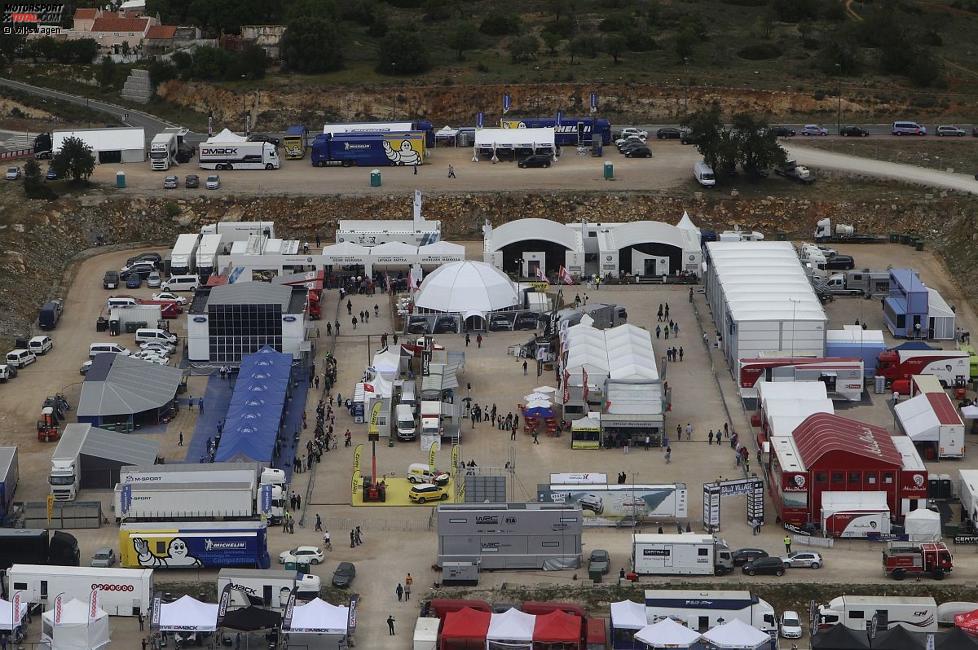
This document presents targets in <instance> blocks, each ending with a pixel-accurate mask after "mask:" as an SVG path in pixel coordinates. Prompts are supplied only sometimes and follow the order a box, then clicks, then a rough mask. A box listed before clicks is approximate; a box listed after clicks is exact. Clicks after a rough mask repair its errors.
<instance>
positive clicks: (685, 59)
mask: <svg viewBox="0 0 978 650" xmlns="http://www.w3.org/2000/svg"><path fill="white" fill-rule="evenodd" d="M683 76H684V77H686V87H685V88H683V116H685V115H686V114H687V113H689V57H688V56H684V57H683Z"/></svg>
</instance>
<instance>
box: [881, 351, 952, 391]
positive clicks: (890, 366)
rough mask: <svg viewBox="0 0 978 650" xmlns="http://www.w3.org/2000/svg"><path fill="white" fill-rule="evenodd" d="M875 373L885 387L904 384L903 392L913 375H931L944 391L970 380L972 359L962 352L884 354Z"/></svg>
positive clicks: (890, 352) (896, 352) (893, 352)
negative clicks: (883, 381)
mask: <svg viewBox="0 0 978 650" xmlns="http://www.w3.org/2000/svg"><path fill="white" fill-rule="evenodd" d="M876 373H877V375H879V376H882V377H885V378H886V383H887V384H888V385H890V384H893V382H896V381H901V380H903V381H904V382H905V383H906V385H907V389H908V390H907V391H906V392H909V381H910V378H911V377H913V376H914V375H934V376H935V377H937V379H938V380H940V382H941V385H942V386H944V387H945V388H946V387H948V386H958V385H963V384H964V383H966V382H967V381H968V378H969V377H970V376H971V356H970V355H969V354H968V352H967V351H965V350H884V351H883V352H881V353H880V356H879V361H878V362H877V364H876ZM898 392H903V391H898Z"/></svg>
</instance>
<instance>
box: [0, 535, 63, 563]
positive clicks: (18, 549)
mask: <svg viewBox="0 0 978 650" xmlns="http://www.w3.org/2000/svg"><path fill="white" fill-rule="evenodd" d="M79 559H80V557H79V551H78V540H76V539H75V537H74V535H72V534H70V533H65V532H62V531H60V530H56V531H54V533H53V534H51V535H49V534H48V531H47V530H46V529H44V528H0V569H8V568H10V565H12V564H17V563H19V562H23V563H27V564H47V565H58V566H78V562H79Z"/></svg>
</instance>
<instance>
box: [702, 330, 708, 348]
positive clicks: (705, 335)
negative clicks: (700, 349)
mask: <svg viewBox="0 0 978 650" xmlns="http://www.w3.org/2000/svg"><path fill="white" fill-rule="evenodd" d="M703 345H705V346H707V347H710V337H709V336H708V335H707V334H706V332H703Z"/></svg>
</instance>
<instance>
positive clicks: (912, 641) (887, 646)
mask: <svg viewBox="0 0 978 650" xmlns="http://www.w3.org/2000/svg"><path fill="white" fill-rule="evenodd" d="M871 643H872V646H873V649H874V650H876V649H877V648H879V650H914V649H915V648H919V649H920V650H923V649H924V647H926V645H927V634H925V633H924V632H911V631H910V630H908V629H907V628H905V627H903V626H902V625H897V626H896V627H891V628H890V629H888V630H886V631H885V632H879V633H878V634H877V635H876V638H874V639H873V640H872V642H871Z"/></svg>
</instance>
